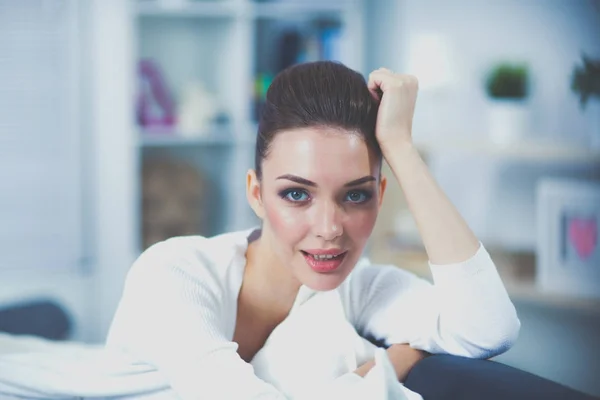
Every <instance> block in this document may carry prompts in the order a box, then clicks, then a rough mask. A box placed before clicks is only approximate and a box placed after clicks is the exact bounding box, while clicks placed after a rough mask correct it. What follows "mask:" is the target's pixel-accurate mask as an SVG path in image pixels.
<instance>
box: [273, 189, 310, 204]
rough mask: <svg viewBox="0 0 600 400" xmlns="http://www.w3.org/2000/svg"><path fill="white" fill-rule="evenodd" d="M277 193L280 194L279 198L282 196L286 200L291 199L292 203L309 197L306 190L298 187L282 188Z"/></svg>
mask: <svg viewBox="0 0 600 400" xmlns="http://www.w3.org/2000/svg"><path fill="white" fill-rule="evenodd" d="M279 195H280V196H281V198H283V199H285V200H287V201H291V202H293V203H296V202H303V201H307V200H308V199H309V197H308V193H306V191H304V190H300V189H288V190H284V191H283V192H281V193H280V194H279Z"/></svg>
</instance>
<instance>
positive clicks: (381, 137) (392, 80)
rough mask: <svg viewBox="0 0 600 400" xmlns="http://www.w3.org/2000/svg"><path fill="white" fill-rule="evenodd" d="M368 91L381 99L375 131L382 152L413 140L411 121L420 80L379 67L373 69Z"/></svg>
mask: <svg viewBox="0 0 600 400" xmlns="http://www.w3.org/2000/svg"><path fill="white" fill-rule="evenodd" d="M368 87H369V91H370V92H371V93H372V94H373V96H374V97H375V98H376V99H377V100H379V101H380V104H379V112H378V114H377V125H376V128H375V134H376V137H377V141H378V143H379V146H380V147H381V150H382V152H383V155H384V156H385V157H386V159H387V157H388V155H389V154H391V152H392V151H393V150H394V149H399V148H400V147H401V146H403V145H404V144H411V143H412V121H413V115H414V112H415V103H416V101H417V92H418V90H419V83H418V81H417V78H416V77H414V76H412V75H402V74H395V73H393V72H392V71H390V70H388V69H385V68H380V69H378V70H375V71H373V72H371V74H370V75H369V81H368Z"/></svg>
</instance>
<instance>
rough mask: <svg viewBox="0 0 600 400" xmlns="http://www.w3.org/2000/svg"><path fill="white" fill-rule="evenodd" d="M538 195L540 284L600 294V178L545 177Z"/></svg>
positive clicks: (582, 293) (573, 292) (572, 292)
mask: <svg viewBox="0 0 600 400" xmlns="http://www.w3.org/2000/svg"><path fill="white" fill-rule="evenodd" d="M536 197H537V199H536V208H537V215H536V216H537V218H536V221H537V222H536V223H537V227H536V230H537V248H536V284H537V286H538V287H539V289H541V290H544V291H548V292H556V293H562V294H569V295H574V296H580V297H597V298H600V236H599V233H600V232H599V230H600V182H591V181H578V180H568V179H554V178H546V179H542V180H541V181H540V182H539V184H538V186H537V190H536Z"/></svg>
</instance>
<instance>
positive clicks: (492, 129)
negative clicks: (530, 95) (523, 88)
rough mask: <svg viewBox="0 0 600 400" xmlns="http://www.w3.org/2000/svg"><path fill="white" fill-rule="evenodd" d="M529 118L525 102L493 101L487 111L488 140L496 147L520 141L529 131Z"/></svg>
mask: <svg viewBox="0 0 600 400" xmlns="http://www.w3.org/2000/svg"><path fill="white" fill-rule="evenodd" d="M529 116H530V110H529V107H528V106H527V103H526V102H525V101H520V100H493V101H492V102H490V106H489V110H488V123H489V135H490V140H491V141H492V142H493V143H495V144H498V145H509V144H511V143H515V142H518V141H520V140H522V139H523V137H524V136H525V135H527V133H528V130H529Z"/></svg>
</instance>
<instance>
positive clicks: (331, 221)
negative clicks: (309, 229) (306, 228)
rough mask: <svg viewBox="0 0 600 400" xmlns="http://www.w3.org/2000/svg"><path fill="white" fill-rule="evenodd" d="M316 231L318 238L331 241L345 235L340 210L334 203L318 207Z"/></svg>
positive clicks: (315, 223)
mask: <svg viewBox="0 0 600 400" xmlns="http://www.w3.org/2000/svg"><path fill="white" fill-rule="evenodd" d="M314 229H315V234H316V236H317V237H320V238H322V239H324V240H327V241H331V240H333V239H335V238H337V237H338V236H341V235H342V233H343V228H342V220H341V216H340V210H339V209H338V206H337V204H335V203H334V202H325V203H323V204H321V205H319V206H317V210H316V218H315V221H314Z"/></svg>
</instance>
